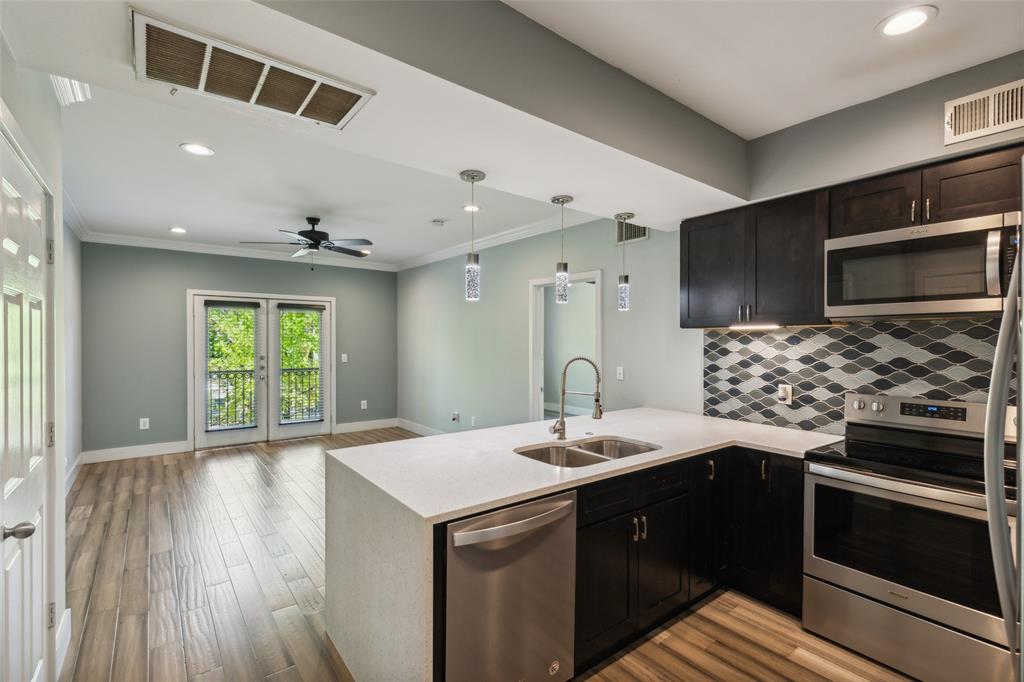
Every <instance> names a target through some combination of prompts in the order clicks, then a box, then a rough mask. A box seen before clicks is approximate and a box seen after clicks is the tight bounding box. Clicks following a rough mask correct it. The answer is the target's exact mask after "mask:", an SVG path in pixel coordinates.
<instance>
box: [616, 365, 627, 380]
mask: <svg viewBox="0 0 1024 682" xmlns="http://www.w3.org/2000/svg"><path fill="white" fill-rule="evenodd" d="M615 378H616V379H617V380H619V381H622V380H623V379H625V378H626V372H625V370H624V369H622V367H616V368H615Z"/></svg>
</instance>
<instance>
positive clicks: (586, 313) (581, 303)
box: [530, 270, 601, 421]
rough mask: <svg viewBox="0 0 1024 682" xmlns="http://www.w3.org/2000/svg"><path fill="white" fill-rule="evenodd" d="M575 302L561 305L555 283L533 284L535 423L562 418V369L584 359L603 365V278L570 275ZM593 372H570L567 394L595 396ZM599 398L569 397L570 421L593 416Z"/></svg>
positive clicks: (547, 280) (538, 281)
mask: <svg viewBox="0 0 1024 682" xmlns="http://www.w3.org/2000/svg"><path fill="white" fill-rule="evenodd" d="M569 282H570V288H569V300H568V301H567V302H566V303H556V302H555V281H554V278H553V277H547V278H544V279H535V280H530V420H531V421H540V420H542V419H555V418H556V417H557V416H558V409H559V399H560V396H559V392H560V388H561V377H562V368H563V367H564V366H565V363H566V362H567V361H568V360H569V359H570V358H573V357H576V356H579V355H582V356H585V357H588V358H591V359H593V360H594V361H595V362H596V363H597V364H598V366H600V365H601V272H600V271H599V270H594V271H590V272H580V273H575V274H572V275H570V278H569ZM593 381H594V379H593V372H592V370H591V369H590V367H589V366H584V365H583V364H576V365H573V366H572V367H570V368H569V373H568V375H567V377H566V388H567V389H568V390H570V391H573V390H577V391H590V390H593V386H592V384H593ZM593 403H594V401H593V398H590V397H588V396H578V395H567V396H566V401H565V413H566V415H574V414H590V412H591V410H592V409H593V406H594V404H593Z"/></svg>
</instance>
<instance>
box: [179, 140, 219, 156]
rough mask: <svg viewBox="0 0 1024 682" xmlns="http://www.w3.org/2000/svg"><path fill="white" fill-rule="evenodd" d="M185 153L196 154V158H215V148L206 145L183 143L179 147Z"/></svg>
mask: <svg viewBox="0 0 1024 682" xmlns="http://www.w3.org/2000/svg"><path fill="white" fill-rule="evenodd" d="M178 146H179V147H181V149H182V150H183V151H186V152H188V153H189V154H195V155H196V156H213V154H214V152H213V148H212V147H207V146H206V145H205V144H199V143H198V142H182V143H181V144H179V145H178Z"/></svg>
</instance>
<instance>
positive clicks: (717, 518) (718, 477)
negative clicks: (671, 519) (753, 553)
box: [687, 452, 732, 600]
mask: <svg viewBox="0 0 1024 682" xmlns="http://www.w3.org/2000/svg"><path fill="white" fill-rule="evenodd" d="M729 454H730V453H729V452H715V453H712V454H710V455H703V456H701V457H697V458H694V459H693V460H691V475H692V477H693V483H692V487H691V489H690V513H689V515H688V518H687V521H688V523H687V525H688V528H689V543H688V555H689V556H688V558H687V563H688V565H689V567H690V599H691V600H697V599H700V598H701V597H703V596H704V595H706V594H709V593H710V592H711V591H713V590H714V589H715V588H717V587H718V586H719V585H721V584H722V583H723V582H724V581H725V577H726V570H727V569H728V566H729V548H730V546H731V537H730V533H729V527H730V513H729V505H731V504H732V500H731V499H730V497H731V496H730V494H729V489H728V480H729V478H728V476H729V474H728V470H727V467H728V465H729Z"/></svg>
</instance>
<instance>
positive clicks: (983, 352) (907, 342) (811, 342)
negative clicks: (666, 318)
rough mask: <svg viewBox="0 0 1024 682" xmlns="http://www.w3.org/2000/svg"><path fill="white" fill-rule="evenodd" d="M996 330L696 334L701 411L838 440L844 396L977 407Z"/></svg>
mask: <svg viewBox="0 0 1024 682" xmlns="http://www.w3.org/2000/svg"><path fill="white" fill-rule="evenodd" d="M998 334H999V320H998V319H979V320H968V319H950V320H901V321H874V322H856V323H851V324H848V325H846V326H842V327H822V328H804V329H780V330H777V331H773V332H741V331H729V330H724V329H723V330H717V329H715V330H712V329H709V330H705V332H704V414H706V415H708V416H712V417H728V418H729V419H738V420H742V421H748V422H756V423H759V424H775V425H778V426H790V427H794V428H800V429H805V430H811V431H824V432H826V433H835V434H841V433H842V432H843V395H844V394H845V393H846V392H848V391H857V392H859V393H885V394H887V395H899V396H910V397H916V398H931V399H933V400H965V401H968V402H984V401H985V399H986V397H987V394H988V384H989V376H990V374H991V372H992V356H993V354H994V352H995V345H996V337H997V336H998ZM780 383H785V384H792V385H793V404H792V405H782V404H780V403H779V402H778V400H776V398H775V386H776V385H777V384H780ZM1013 400H1014V396H1011V401H1013Z"/></svg>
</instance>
